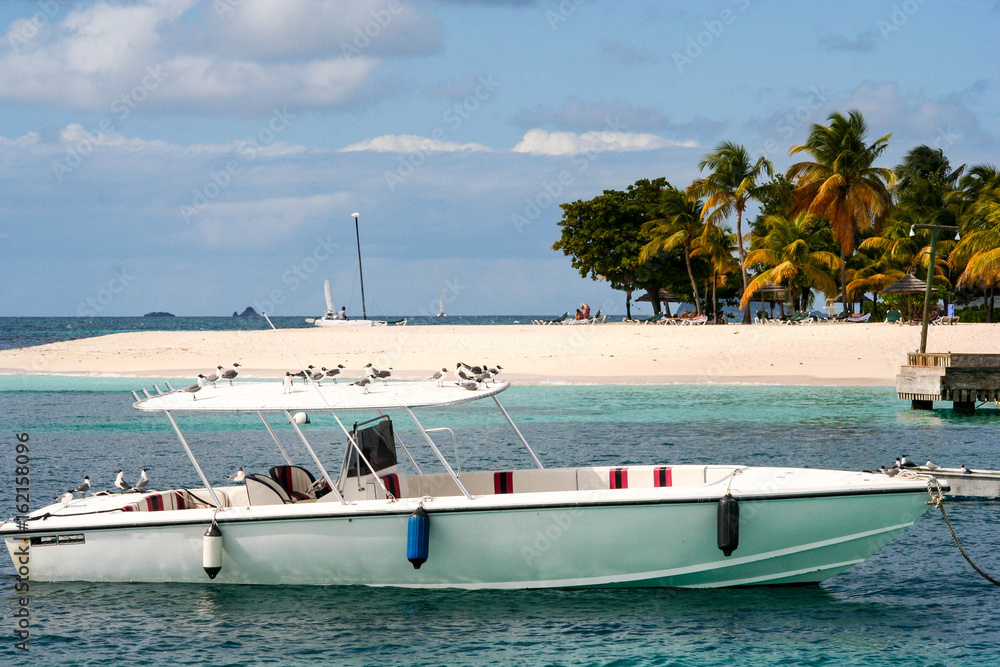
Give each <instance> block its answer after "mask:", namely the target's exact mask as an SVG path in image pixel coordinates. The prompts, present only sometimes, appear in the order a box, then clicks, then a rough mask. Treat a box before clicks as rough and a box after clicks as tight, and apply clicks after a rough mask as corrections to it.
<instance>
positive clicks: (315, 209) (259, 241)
mask: <svg viewBox="0 0 1000 667" xmlns="http://www.w3.org/2000/svg"><path fill="white" fill-rule="evenodd" d="M348 202H349V198H348V197H347V196H346V195H344V194H332V195H315V196H303V197H280V198H273V199H263V200H257V201H238V202H213V203H211V204H209V205H208V206H206V207H205V208H204V210H203V211H202V212H201V215H200V217H199V219H198V220H197V222H196V223H195V229H196V231H195V234H196V236H197V243H198V245H200V246H202V247H203V248H220V249H222V248H224V249H226V250H227V251H232V250H240V249H242V250H262V249H265V248H267V247H268V246H269V245H271V244H273V243H275V242H277V241H281V240H283V239H285V238H287V237H289V236H293V235H294V234H295V232H297V231H298V230H300V229H302V228H307V227H316V228H322V224H323V222H324V221H325V220H326V219H327V218H328V217H329V215H330V211H334V210H337V209H338V207H340V208H343V207H344V206H346V205H347V204H348ZM307 250H309V248H304V249H303V252H305V251H307Z"/></svg>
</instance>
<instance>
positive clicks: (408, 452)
mask: <svg viewBox="0 0 1000 667" xmlns="http://www.w3.org/2000/svg"><path fill="white" fill-rule="evenodd" d="M378 413H379V414H380V415H382V416H385V413H384V412H383V411H381V410H379V411H378ZM392 435H393V437H395V438H396V444H398V445H399V446H400V447H402V448H403V453H404V454H406V458H408V459H410V463H411V464H412V465H413V469H414V470H416V471H417V474H418V475H423V474H424V473H423V472H421V470H420V466H419V465H417V461H416V459H414V458H413V455H412V454H410V450H409V449H407V448H406V445H404V444H403V439H402V438H400V437H399V434H398V433H396V429H392Z"/></svg>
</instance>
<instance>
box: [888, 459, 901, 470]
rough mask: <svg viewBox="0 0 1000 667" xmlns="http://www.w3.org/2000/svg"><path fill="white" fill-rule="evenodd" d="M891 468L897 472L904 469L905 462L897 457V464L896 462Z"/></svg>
mask: <svg viewBox="0 0 1000 667" xmlns="http://www.w3.org/2000/svg"><path fill="white" fill-rule="evenodd" d="M891 467H892V468H895V469H896V470H899V469H900V468H902V467H903V461H902V459H900V458H899V457H898V456H897V457H896V462H895V463H893V464H892V466H891Z"/></svg>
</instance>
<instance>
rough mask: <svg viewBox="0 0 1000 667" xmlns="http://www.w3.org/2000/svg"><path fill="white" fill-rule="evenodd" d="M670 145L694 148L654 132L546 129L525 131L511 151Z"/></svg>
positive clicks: (550, 152)
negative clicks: (552, 130) (579, 131)
mask: <svg viewBox="0 0 1000 667" xmlns="http://www.w3.org/2000/svg"><path fill="white" fill-rule="evenodd" d="M671 146H681V147H684V148H697V146H698V143H697V142H695V141H672V140H670V139H664V138H663V137H660V136H657V135H655V134H634V133H630V132H612V131H606V132H584V133H583V134H577V133H575V132H548V131H547V130H539V129H534V130H528V131H527V132H525V134H524V137H523V138H522V139H521V142H520V143H519V144H517V145H516V146H514V148H513V149H511V150H513V151H514V152H515V153H532V154H535V155H573V154H575V153H588V152H595V153H599V152H604V151H649V150H656V149H659V148H667V147H671Z"/></svg>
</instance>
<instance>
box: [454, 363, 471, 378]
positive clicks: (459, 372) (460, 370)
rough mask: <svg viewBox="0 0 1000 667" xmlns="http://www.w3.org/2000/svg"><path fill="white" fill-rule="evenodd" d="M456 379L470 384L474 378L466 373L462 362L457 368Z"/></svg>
mask: <svg viewBox="0 0 1000 667" xmlns="http://www.w3.org/2000/svg"><path fill="white" fill-rule="evenodd" d="M455 377H456V378H458V380H459V382H468V381H469V380H472V376H471V375H469V374H468V373H466V372H465V370H464V369H463V368H462V362H461V361H460V362H458V364H457V365H456V366H455Z"/></svg>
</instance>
